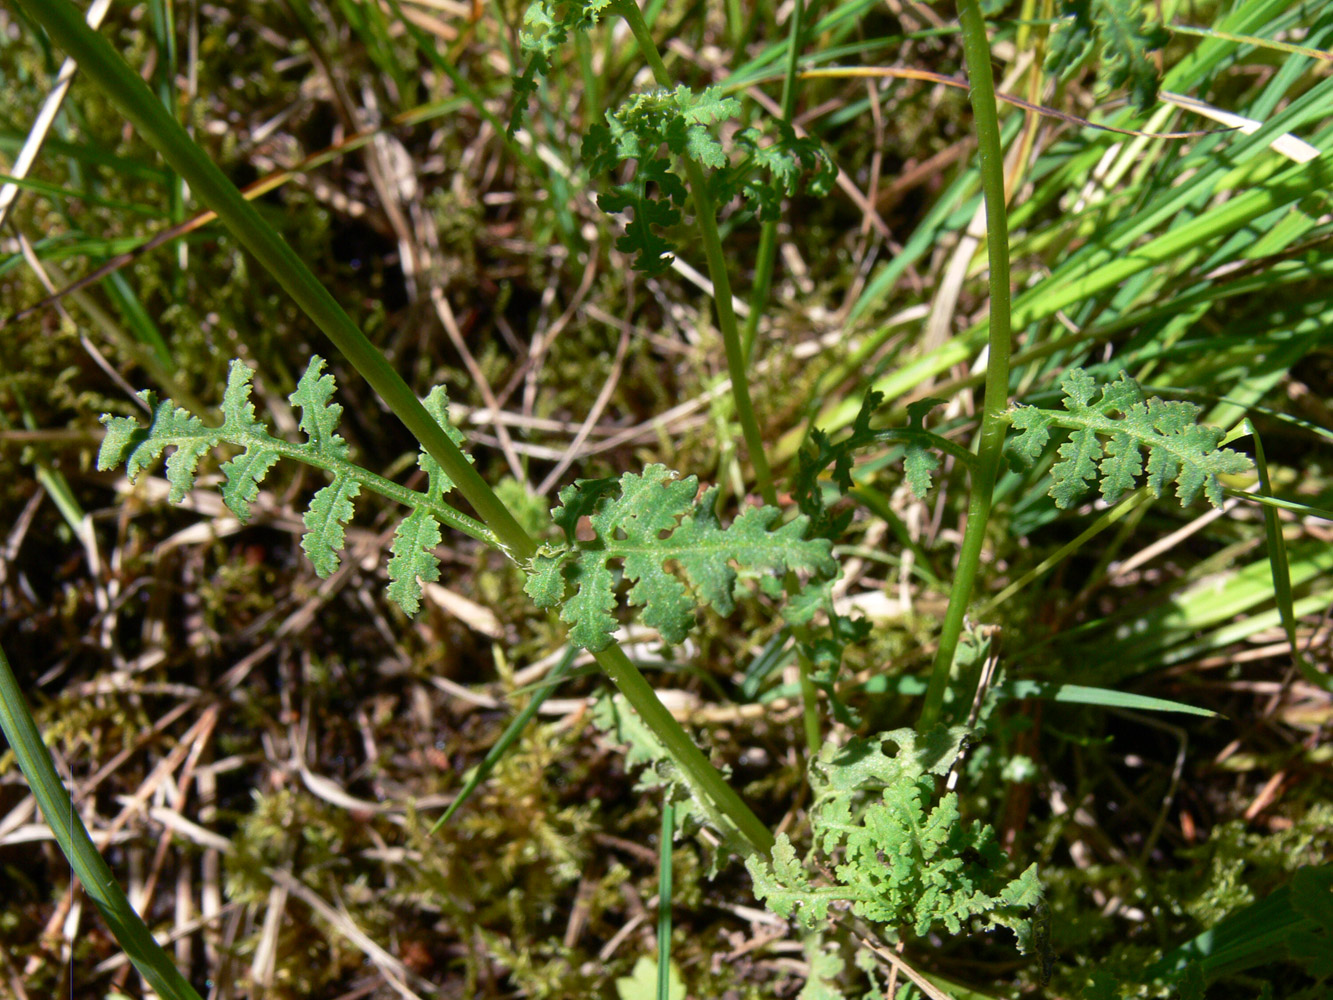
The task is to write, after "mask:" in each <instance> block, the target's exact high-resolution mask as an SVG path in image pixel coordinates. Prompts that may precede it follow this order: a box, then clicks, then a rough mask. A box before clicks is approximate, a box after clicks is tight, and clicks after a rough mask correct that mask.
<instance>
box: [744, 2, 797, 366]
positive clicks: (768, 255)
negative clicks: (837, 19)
mask: <svg viewBox="0 0 1333 1000" xmlns="http://www.w3.org/2000/svg"><path fill="white" fill-rule="evenodd" d="M805 13H806V11H805V0H795V2H794V4H793V5H792V12H791V28H790V31H789V33H788V36H787V69H786V72H785V73H784V74H783V77H782V120H783V122H785V123H786V124H788V125H790V124H791V120H792V117H793V115H795V113H796V90H797V85H798V78H797V76H796V67H797V64H798V63H799V61H800V56H801V42H802V41H803V37H802V36H803V35H804V29H805ZM777 249H778V220H777V219H769V220H768V221H767V222H765V223H764V224H763V227H762V228H761V229H760V230H759V249H758V250H757V251H756V253H755V259H754V287H753V288H752V289H751V290H750V315H749V316H747V317H746V319H745V333H744V336H743V337H742V341H741V342H742V344H743V345H744V358H745V362H746V364H747V365H748V364H749V363H750V362H751V361H753V360H754V338H755V336H756V335H757V334H758V332H759V319H760V317H761V316H763V314H764V309H765V308H766V307H767V306H768V294H769V291H770V290H771V289H772V287H773V261H774V260H775V259H776V257H777Z"/></svg>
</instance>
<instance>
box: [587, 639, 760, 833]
mask: <svg viewBox="0 0 1333 1000" xmlns="http://www.w3.org/2000/svg"><path fill="white" fill-rule="evenodd" d="M594 655H595V656H596V658H597V663H598V665H599V666H600V667H601V668H602V670H604V671H605V672H606V675H607V676H608V677H610V678H611V680H612V682H614V684H615V685H616V687H617V688H618V689H619V690H620V692H621V693H622V694H623V695H624V696H625V698H626V700H627V701H628V702H629V703H630V704H631V705H632V706H633V707H634V710H635V711H636V712H638V713H639V717H640V718H641V719H643V721H644V724H645V725H647V726H648V727H649V728H650V729H652V731H653V733H654V735H656V736H657V738H658V739H659V740H661V741H662V745H663V746H664V747H666V749H667V751H668V752H669V753H670V754H671V756H672V757H673V758H674V759H675V761H676V763H677V764H678V765H679V766H680V768H681V770H683V771H684V772H685V774H686V776H687V777H688V778H689V781H690V784H691V785H692V786H693V787H695V788H698V789H699V790H700V791H702V792H703V793H704V794H705V795H707V796H708V797H709V798H710V799H711V800H712V801H713V802H714V803H716V804H717V806H718V807H719V808H720V809H721V810H722V811H723V813H725V815H726V816H727V818H728V819H729V820H730V821H731V822H732V823H733V824H735V826H736V829H737V830H738V831H740V833H741V835H742V836H743V837H744V838H745V839H746V841H748V842H749V844H750V846H751V847H752V848H753V849H754V850H756V851H760V852H762V853H763V854H768V853H770V852H771V851H772V850H773V834H772V833H771V832H770V831H769V829H768V827H766V826H765V825H764V824H763V822H761V821H760V819H759V817H758V816H756V815H755V814H754V812H753V811H752V810H751V809H750V807H749V806H747V805H746V804H745V802H744V800H743V799H741V797H740V796H739V795H737V794H736V790H735V789H734V788H732V787H731V786H730V785H728V784H727V783H726V781H724V780H723V778H722V775H721V774H719V773H718V770H717V768H715V767H714V766H713V765H712V764H710V763H709V761H708V758H707V757H705V756H704V754H703V751H701V750H700V749H699V748H698V747H697V746H695V745H694V741H693V740H691V739H690V737H689V735H688V734H687V733H686V732H685V730H684V729H683V728H681V725H680V723H679V722H677V721H676V719H675V716H673V715H672V714H671V713H670V712H669V711H667V708H666V706H665V705H663V704H662V702H661V701H660V700H659V699H658V697H657V695H656V694H655V693H654V692H653V689H652V687H650V686H649V684H648V682H647V681H646V680H645V679H644V676H643V674H641V673H639V671H638V669H637V668H636V667H635V666H634V664H632V663H631V662H630V661H629V657H628V656H626V655H625V651H624V650H623V649H621V648H620V647H619V646H608V647H607V648H606V649H604V650H602V651H601V652H600V653H596V654H594Z"/></svg>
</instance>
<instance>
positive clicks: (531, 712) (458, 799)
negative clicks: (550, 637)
mask: <svg viewBox="0 0 1333 1000" xmlns="http://www.w3.org/2000/svg"><path fill="white" fill-rule="evenodd" d="M578 653H579V651H578V649H577V648H576V647H574V646H570V647H569V649H568V650H567V651H566V652H565V655H564V657H563V658H561V660H560V662H559V663H557V664H556V665H555V669H554V670H552V671H551V676H549V677H548V678H547V679H546V680H545V682H544V683H543V684H542V685H541V686H540V687H538V688H537V690H535V691H534V692H533V694H532V697H531V698H530V699H529V700H528V703H527V704H526V705H524V706H523V710H522V711H521V712H519V713H518V715H516V716H514V718H513V720H512V721H510V723H509V725H508V726H506V727H505V731H504V732H503V733H501V734H500V738H499V739H498V740H496V741H495V746H493V747H491V749H490V750H489V751H488V752H487V754H486V757H485V759H484V760H482V762H481V763H480V764H478V765H477V766H476V769H475V770H473V772H472V774H471V775H470V776H469V777H468V779H467V781H465V782H463V787H462V788H460V789H459V790H458V794H457V795H456V796H455V797H454V800H453V801H452V802H450V803H449V808H448V809H446V810H445V811H444V815H443V816H441V817H440V818H439V819H437V820H436V821H435V825H434V826H432V827H431V828H430V832H431V833H432V834H434V833H436V832H438V831H439V829H440V828H441V827H442V826H444V825H445V824H446V823H448V822H449V820H450V818H451V817H452V816H453V814H454V813H456V812H458V810H459V809H460V808H461V807H462V805H463V803H464V802H466V801H467V800H468V799H469V798H470V797H471V796H472V793H473V792H475V791H476V790H477V788H478V786H479V785H481V783H482V782H483V781H485V780H486V779H487V778H489V777H490V775H491V772H492V771H494V770H495V765H496V764H498V763H500V759H501V758H502V757H504V755H505V753H507V752H508V750H509V748H510V747H511V746H513V745H514V742H515V741H516V740H517V739H518V738H519V737H520V736H522V735H523V730H525V729H527V728H528V723H529V722H531V721H532V719H533V717H534V716H535V715H536V714H537V710H538V709H539V708H541V707H542V702H544V701H545V700H546V699H547V698H549V697H550V696H551V692H552V691H554V690H555V689H556V687H558V686H559V684H560V682H561V681H562V680H564V679H565V674H566V673H567V672H568V670H569V668H570V666H571V665H572V664H573V662H574V657H576V656H577V655H578Z"/></svg>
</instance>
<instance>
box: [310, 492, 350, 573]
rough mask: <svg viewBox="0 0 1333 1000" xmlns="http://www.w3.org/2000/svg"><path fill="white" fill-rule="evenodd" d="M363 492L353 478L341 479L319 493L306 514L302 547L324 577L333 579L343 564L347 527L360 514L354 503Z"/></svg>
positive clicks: (316, 570)
mask: <svg viewBox="0 0 1333 1000" xmlns="http://www.w3.org/2000/svg"><path fill="white" fill-rule="evenodd" d="M360 492H361V484H360V483H358V482H357V481H356V480H355V479H354V478H353V477H351V476H347V475H342V476H337V477H335V478H334V480H333V482H331V483H329V485H328V486H325V487H324V488H323V489H322V490H320V491H319V492H318V493H316V494H315V496H314V498H313V499H312V500H311V501H310V509H309V510H307V511H306V512H305V517H304V518H303V520H304V521H305V528H306V531H305V534H304V535H303V536H302V537H301V548H302V549H303V550H304V551H305V554H306V556H307V558H309V560H310V565H312V566H314V567H315V572H316V573H317V574H319V576H320V577H321V578H326V577H329V576H332V575H333V573H334V571H335V570H337V568H338V564H339V562H341V559H340V558H339V556H338V553H339V552H341V551H342V547H343V542H344V541H345V532H344V531H343V528H344V526H345V525H346V524H347V523H348V522H349V521H351V520H352V515H353V514H354V513H355V512H356V508H355V506H354V505H353V503H352V501H353V500H355V499H356V497H357V495H358V494H359V493H360Z"/></svg>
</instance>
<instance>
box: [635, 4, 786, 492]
mask: <svg viewBox="0 0 1333 1000" xmlns="http://www.w3.org/2000/svg"><path fill="white" fill-rule="evenodd" d="M612 9H613V10H615V11H616V13H618V14H619V15H620V16H621V17H623V18H624V19H625V23H626V24H628V25H629V29H630V31H631V32H633V34H634V38H635V40H636V41H637V42H638V43H639V50H640V52H642V53H643V58H644V60H645V61H646V62H647V63H648V66H649V68H651V69H652V71H653V78H654V79H655V80H656V81H657V82H658V84H659V85H660V86H663V87H670V86H671V84H672V82H673V81H672V79H671V74H670V73H669V72H667V68H666V63H664V62H663V61H662V56H661V53H659V52H658V51H657V43H656V42H654V41H653V36H652V32H650V31H649V30H648V23H647V22H646V21H644V19H643V13H642V12H641V11H640V10H639V5H638V3H637V2H636V0H614V2H613V4H612ZM685 173H686V177H687V179H688V180H689V183H690V197H691V199H692V200H693V201H694V221H695V225H696V226H698V228H699V236H700V237H701V238H702V240H703V245H704V256H705V258H706V259H707V261H708V277H709V278H710V279H711V280H712V282H713V305H714V307H715V308H716V310H717V325H718V329H719V330H720V331H721V333H722V343H723V345H724V346H725V347H726V351H727V374H728V375H730V376H731V395H732V398H733V399H734V400H735V401H736V415H737V417H738V418H739V419H740V422H741V433H742V434H743V435H744V436H745V446H746V448H748V449H749V452H750V463H751V464H752V465H753V466H754V478H755V485H756V486H757V487H758V489H759V495H760V496H762V497H763V498H764V503H766V504H771V505H772V506H775V507H776V506H777V502H778V494H777V490H776V489H774V487H773V472H772V470H771V469H770V468H769V465H768V455H767V453H766V452H765V451H764V438H763V435H762V434H760V432H759V422H758V420H756V419H755V415H754V405H753V404H752V403H751V401H750V382H749V379H748V377H747V376H746V365H745V349H744V347H743V346H742V344H741V335H740V329H739V328H738V327H737V324H736V312H735V310H734V309H733V308H732V306H731V280H730V279H729V278H728V277H727V259H726V256H725V254H724V253H723V250H722V237H721V235H720V234H719V233H718V231H717V209H716V207H715V206H714V205H713V198H712V196H711V195H710V194H709V193H708V180H707V178H705V177H704V172H703V169H702V168H701V167H700V166H699V164H697V163H695V162H694V161H693V160H686V161H685Z"/></svg>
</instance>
